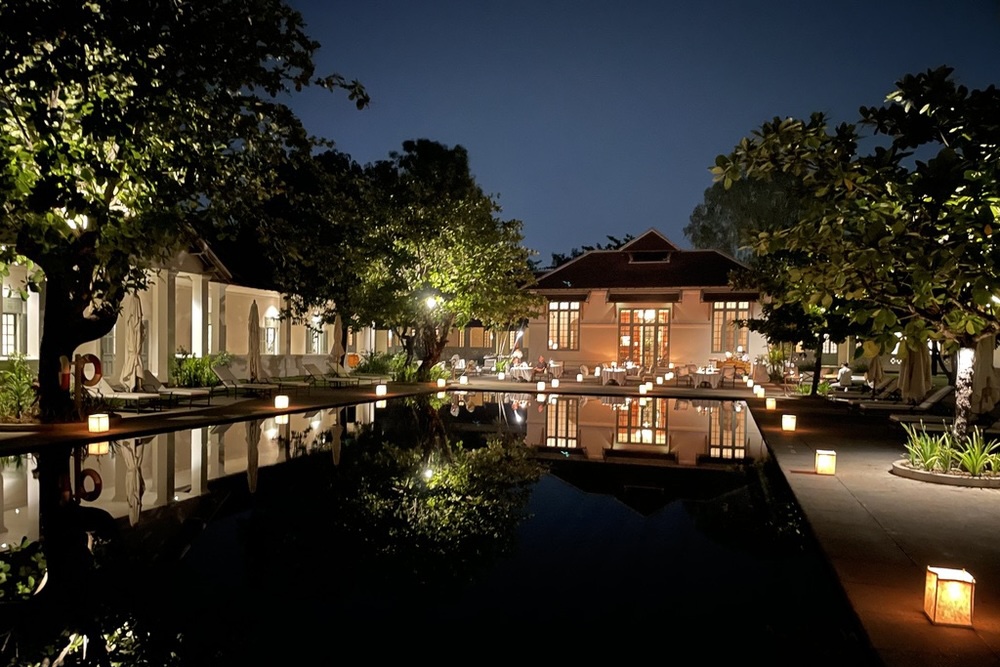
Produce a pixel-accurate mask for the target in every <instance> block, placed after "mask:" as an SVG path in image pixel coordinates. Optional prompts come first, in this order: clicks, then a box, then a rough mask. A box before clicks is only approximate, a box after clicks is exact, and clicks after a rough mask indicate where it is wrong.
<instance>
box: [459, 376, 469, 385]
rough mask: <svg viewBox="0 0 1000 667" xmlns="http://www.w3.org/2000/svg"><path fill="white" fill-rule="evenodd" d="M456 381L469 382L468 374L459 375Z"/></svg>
mask: <svg viewBox="0 0 1000 667" xmlns="http://www.w3.org/2000/svg"><path fill="white" fill-rule="evenodd" d="M458 383H459V384H469V376H468V375H462V376H459V378H458Z"/></svg>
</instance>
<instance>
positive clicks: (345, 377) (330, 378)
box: [302, 364, 360, 387]
mask: <svg viewBox="0 0 1000 667" xmlns="http://www.w3.org/2000/svg"><path fill="white" fill-rule="evenodd" d="M302 367H303V368H305V369H306V372H307V373H309V380H310V381H311V382H312V383H313V384H316V385H319V386H321V387H346V386H357V385H358V384H360V380H359V379H358V378H356V377H351V376H350V375H349V374H347V373H344V374H342V373H341V372H340V371H339V370H331V371H330V372H328V373H324V372H323V371H321V370H320V369H319V367H318V366H317V365H316V364H302ZM341 368H343V366H341Z"/></svg>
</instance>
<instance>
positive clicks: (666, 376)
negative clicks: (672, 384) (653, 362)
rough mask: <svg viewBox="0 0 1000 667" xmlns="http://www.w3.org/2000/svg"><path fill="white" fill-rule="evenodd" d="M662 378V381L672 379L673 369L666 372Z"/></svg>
mask: <svg viewBox="0 0 1000 667" xmlns="http://www.w3.org/2000/svg"><path fill="white" fill-rule="evenodd" d="M663 379H664V381H670V380H673V379H674V372H673V371H670V372H668V373H667V374H666V375H664V376H663Z"/></svg>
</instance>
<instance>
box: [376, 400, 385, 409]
mask: <svg viewBox="0 0 1000 667" xmlns="http://www.w3.org/2000/svg"><path fill="white" fill-rule="evenodd" d="M375 407H376V408H384V407H385V401H375Z"/></svg>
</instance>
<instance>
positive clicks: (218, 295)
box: [208, 283, 226, 354]
mask: <svg viewBox="0 0 1000 667" xmlns="http://www.w3.org/2000/svg"><path fill="white" fill-rule="evenodd" d="M209 292H210V294H211V302H212V307H211V309H210V314H211V317H212V340H211V341H210V343H209V348H208V349H209V351H210V352H212V353H213V354H214V353H217V352H225V351H226V286H225V285H224V284H222V283H211V284H210V285H209Z"/></svg>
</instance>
